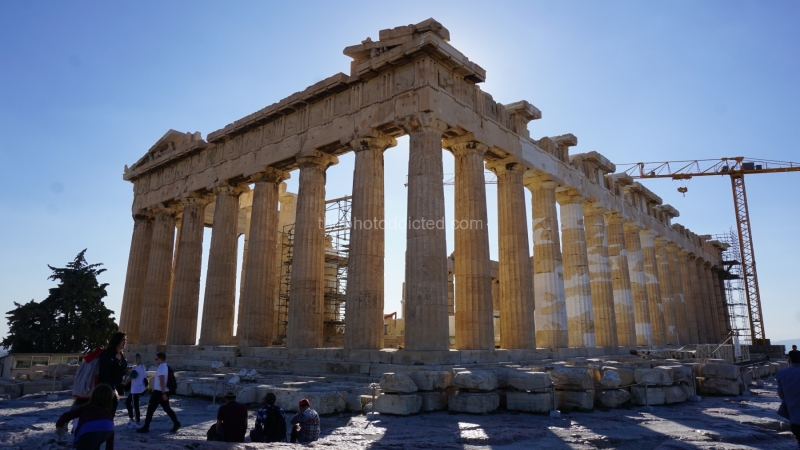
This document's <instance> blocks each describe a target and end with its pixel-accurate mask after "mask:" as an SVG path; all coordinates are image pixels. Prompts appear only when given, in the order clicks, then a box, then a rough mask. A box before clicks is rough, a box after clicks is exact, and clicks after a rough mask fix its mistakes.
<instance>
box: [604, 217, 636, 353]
mask: <svg viewBox="0 0 800 450" xmlns="http://www.w3.org/2000/svg"><path fill="white" fill-rule="evenodd" d="M605 219H606V237H607V241H608V260H609V263H610V265H611V286H612V288H613V289H614V319H615V323H616V326H617V345H619V346H622V347H636V320H635V318H634V313H633V294H632V293H631V275H630V271H629V269H628V253H627V250H626V248H625V229H624V227H623V225H622V223H623V219H622V215H621V214H620V213H618V212H615V211H611V212H608V213H606V215H605Z"/></svg>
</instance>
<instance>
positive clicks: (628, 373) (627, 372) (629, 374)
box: [602, 366, 635, 386]
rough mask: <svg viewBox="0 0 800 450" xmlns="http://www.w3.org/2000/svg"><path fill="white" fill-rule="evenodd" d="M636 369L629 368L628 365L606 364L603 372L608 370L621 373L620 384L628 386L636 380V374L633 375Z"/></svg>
mask: <svg viewBox="0 0 800 450" xmlns="http://www.w3.org/2000/svg"><path fill="white" fill-rule="evenodd" d="M634 370H635V369H632V368H627V367H612V366H604V367H603V369H602V372H603V374H605V372H608V371H612V372H615V373H616V374H617V375H619V379H620V384H619V385H620V386H628V385H631V384H633V383H634V382H635V381H634V375H633V374H634Z"/></svg>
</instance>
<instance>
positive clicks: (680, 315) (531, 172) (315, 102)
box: [120, 19, 730, 361]
mask: <svg viewBox="0 0 800 450" xmlns="http://www.w3.org/2000/svg"><path fill="white" fill-rule="evenodd" d="M449 40H450V34H449V31H448V30H447V29H446V28H444V27H443V26H442V24H440V23H439V22H437V21H435V20H433V19H428V20H426V21H423V22H421V23H418V24H416V25H408V26H401V27H397V28H392V29H387V30H381V31H380V34H379V39H378V40H375V41H373V40H371V39H370V38H367V39H366V40H364V41H362V42H361V43H360V44H357V45H353V46H350V47H347V48H345V49H344V54H345V55H347V56H349V57H350V58H352V62H351V65H350V71H349V74H344V73H338V74H336V75H333V76H331V77H329V78H327V79H325V80H322V81H320V82H318V83H316V84H314V85H312V86H310V87H308V88H307V89H305V90H303V91H302V92H298V93H295V94H292V95H291V96H289V97H287V98H285V99H283V100H281V101H279V102H277V103H275V104H272V105H270V106H267V107H265V108H263V109H261V110H259V111H256V112H254V113H253V114H250V115H248V116H246V117H243V118H241V119H239V120H236V121H234V122H233V123H230V124H228V125H226V126H224V127H223V128H221V129H219V130H216V131H213V132H211V133H208V134H207V136H206V138H205V139H203V138H202V135H201V133H199V132H196V133H182V132H177V131H174V130H170V131H169V132H167V133H166V134H165V135H164V136H163V137H162V138H161V139H160V140H158V141H157V142H156V143H155V144H154V145H153V146H152V147H151V148H150V149H149V150H148V151H147V153H146V154H145V155H144V156H143V157H142V158H141V159H139V160H138V161H137V162H136V163H135V164H133V165H132V166H130V167H127V166H126V167H125V172H124V176H123V178H124V179H125V180H126V181H129V182H131V183H133V192H134V198H133V207H132V210H133V221H134V226H133V237H132V240H131V247H130V256H129V260H128V268H127V278H126V282H125V288H124V295H123V305H122V312H121V316H120V330H121V331H125V332H127V333H128V338H129V340H130V342H131V343H133V344H137V345H140V346H156V347H157V346H200V347H207V348H208V347H220V346H237V347H238V348H240V349H253V348H269V347H275V349H274V350H264V351H263V352H262V353H260V354H262V355H266V356H265V357H268V356H269V354H270V351H273V352H278V351H284V352H287V351H298V352H299V351H300V350H297V349H321V348H323V347H325V346H326V345H325V339H324V335H325V330H324V317H323V316H324V314H325V309H326V306H325V302H324V295H325V293H324V289H325V284H326V276H328V275H327V274H326V231H325V229H324V227H322V226H320V224H321V223H323V224H324V223H325V207H326V171H327V169H328V168H329V167H331V166H333V165H335V164H337V163H338V158H337V157H338V156H341V155H343V154H345V153H348V152H354V153H355V167H354V169H353V186H352V194H351V195H352V199H351V202H352V204H351V208H352V209H351V214H352V216H351V220H350V224H351V228H350V230H349V233H350V234H349V254H348V257H347V262H346V265H347V282H346V287H345V288H344V291H343V302H341V308H342V310H343V322H344V327H343V329H344V332H343V333H344V334H343V340H342V341H341V345H340V347H341V348H339V349H338V350H336V351H338V352H339V353H338V354H340V355H343V356H341V359H343V360H345V361H357V360H359V358H371V356H364V355H370V354H371V353H370V352H375V351H385V350H383V349H384V348H385V343H384V340H385V334H386V330H385V326H384V276H385V273H384V252H385V241H386V235H385V229H384V228H383V227H381V226H370V227H366V226H356V225H357V223H356V222H357V219H362V220H374V221H378V222H379V221H381V220H382V219H384V215H385V197H384V171H385V167H384V156H383V154H384V152H386V151H392V147H394V146H395V145H397V141H396V138H398V137H400V136H403V135H408V136H409V165H408V185H407V188H405V189H407V195H408V210H407V224H408V226H407V232H406V256H405V284H404V286H405V287H404V294H403V299H404V303H403V305H404V306H403V311H402V313H401V319H402V321H403V327H402V329H403V338H402V342H403V345H402V349H401V350H394V352H401V353H404V354H405V355H410V356H408V358H410V359H406V361H412V360H426V358H427V356H425V355H434V356H435V355H445V356H441V357H440V356H435V358H434V359H436V360H437V361H444V360H448V358H451V357H450V356H447V355H453V354H456V355H458V354H461V355H481V354H483V355H488V354H493V353H496V352H506V354H508V355H534V354H542V355H547V356H550V357H557V356H559V355H583V356H587V355H589V356H590V355H598V354H621V353H623V352H624V353H628V351H629V350H630V349H634V348H637V347H639V348H641V347H646V348H668V347H673V348H677V347H680V346H683V345H686V344H710V343H718V342H721V341H723V340H724V339H725V338H726V336H728V334H729V331H730V321H729V320H728V317H727V314H728V310H727V308H726V307H725V299H724V286H723V285H722V284H721V281H720V280H721V278H720V277H719V275H718V270H721V252H722V251H723V250H724V244H722V243H720V242H717V241H713V240H711V238H710V236H708V235H705V236H703V235H698V234H695V233H693V232H691V231H690V230H688V229H687V228H685V227H684V226H682V225H680V224H677V223H674V222H673V220H674V219H675V218H676V217H678V215H679V213H678V211H677V210H676V209H675V208H673V207H672V206H670V205H666V204H663V202H662V200H661V198H660V197H659V196H658V195H656V194H655V193H653V192H651V191H650V190H648V189H647V188H645V187H644V186H642V185H641V184H639V183H638V182H635V181H634V180H633V179H632V178H631V177H629V176H628V175H626V174H624V173H614V172H615V170H616V168H615V165H614V164H613V163H612V162H611V161H609V160H608V159H607V158H606V157H604V156H603V155H602V154H600V153H598V152H596V151H585V152H581V151H575V150H576V149H577V148H578V147H577V146H578V139H577V137H576V136H574V135H573V134H562V135H560V136H544V137H540V138H533V137H531V131H530V130H529V122H531V121H533V120H536V119H540V118H541V117H542V113H541V112H540V111H539V109H537V108H536V107H535V106H533V104H531V103H530V102H529V101H526V100H519V101H516V102H513V103H508V104H501V103H498V102H496V101H494V100H493V98H492V96H491V95H490V94H489V93H487V92H484V91H483V90H481V87H480V83H482V82H484V81H485V80H486V71H485V70H484V69H483V68H482V67H481V66H479V65H478V64H476V63H474V62H472V61H470V60H469V59H468V58H467V57H466V56H465V55H464V54H462V53H461V52H459V51H458V50H457V49H456V48H455V47H453V46H452V45H451V44H450V43H449ZM534 134H535V133H534ZM443 149H444V150H447V151H449V152H451V153H452V154H453V157H454V161H455V189H454V196H455V217H454V218H450V219H449V220H445V188H444V186H443V162H442V157H443V152H442V150H443ZM484 170H489V171H491V172H493V173H494V174H495V175H496V178H497V211H498V220H497V236H498V242H497V248H498V261H497V263H496V273H495V274H493V273H492V266H493V263H492V262H491V261H490V256H489V230H488V228H487V226H486V224H487V221H488V218H487V203H486V200H487V195H486V188H485V184H486V178H485V175H484ZM292 172H295V173H294V174H292ZM290 176H296V177H298V179H299V183H298V186H299V189H298V191H297V192H296V194H292V193H289V192H286V188H285V184H283V181H284V180H287V179H288V178H289V177H290ZM525 189H527V190H529V191H530V196H531V199H532V200H531V202H530V205H529V206H530V208H531V212H532V214H531V216H532V223H528V222H527V211H526V208H527V207H528V205H527V202H526V200H525ZM454 220H455V221H457V222H458V223H461V224H471V225H470V226H458V227H456V228H455V241H454V253H453V258H452V262H451V271H452V273H451V274H450V273H449V271H448V261H449V258H450V255H448V254H447V242H446V230H445V227H444V226H441V225H440V224H446V226H453V221H454ZM288 223H292V224H294V228H293V233H294V241H293V251H292V261H291V273H290V274H288V275H287V274H281V262H280V260H281V255H280V247H281V243H280V239H281V231H282V228H283V226H284V225H286V224H288ZM376 223H377V222H376ZM473 225H474V226H473ZM205 227H210V228H211V242H210V250H209V253H208V259H207V262H206V264H207V272H206V274H205V286H201V283H200V279H201V271H202V270H203V267H204V266H203V261H202V253H203V235H204V229H205ZM528 227H531V228H530V229H532V236H533V242H529V238H528V236H529V234H528V230H529V228H528ZM241 235H244V236H245V242H246V247H245V251H244V255H245V256H244V260H243V261H242V262H241V263H240V262H239V261H237V259H238V257H237V255H238V248H237V247H238V245H239V243H238V241H239V237H240V236H241ZM237 270H241V285H239V284H237ZM282 275H287V276H289V277H290V283H289V284H288V285H289V286H290V288H289V289H290V291H289V293H288V296H289V298H290V299H291V300H290V302H289V303H288V311H286V318H285V340H284V339H280V338H279V337H280V336H279V335H280V334H281V333H279V331H278V328H279V322H280V321H279V320H278V314H279V313H280V311H279V291H280V288H279V283H280V279H281V276H282ZM450 280H452V281H450ZM493 284H496V285H497V286H493ZM450 286H452V287H450ZM493 287H494V289H493ZM201 289H204V301H203V308H202V311H199V305H200V293H201ZM493 291H494V293H493ZM237 292H241V294H240V297H239V301H238V317H239V320H238V329H234V316H235V313H236V311H235V309H236V308H237V303H236V295H237ZM498 316H499V318H497V317H498ZM451 317H453V319H451ZM496 318H497V320H496ZM451 322H452V324H453V325H452V328H453V331H452V335H453V336H454V339H451ZM496 327H498V328H499V329H496ZM198 334H199V342H198V340H197V336H198ZM496 335H499V342H496V339H495V336H496ZM284 345H285V349H283V348H277V347H282V346H284ZM337 348H338V347H337ZM476 351H477V352H476ZM459 352H461V353H459ZM251 353H252V351H251ZM254 354H257V353H254ZM276 354H277V353H276ZM437 358H438V359H437ZM520 358H522V356H520ZM393 361H394V359H393Z"/></svg>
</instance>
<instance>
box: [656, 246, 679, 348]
mask: <svg viewBox="0 0 800 450" xmlns="http://www.w3.org/2000/svg"><path fill="white" fill-rule="evenodd" d="M655 248H656V265H657V271H658V280H659V283H658V287H659V291H660V292H661V305H662V307H663V309H662V312H663V317H664V333H665V334H666V338H667V344H670V345H679V344H680V341H679V336H678V324H677V319H676V315H675V301H674V300H673V299H674V295H673V293H672V275H671V274H670V272H669V255H667V240H666V239H665V238H663V237H661V236H659V237H657V238H655Z"/></svg>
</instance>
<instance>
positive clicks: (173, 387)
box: [167, 366, 178, 394]
mask: <svg viewBox="0 0 800 450" xmlns="http://www.w3.org/2000/svg"><path fill="white" fill-rule="evenodd" d="M167 371H168V372H167V389H169V392H170V393H171V394H174V393H175V391H177V390H178V380H176V379H175V372H173V370H172V367H170V366H167Z"/></svg>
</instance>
